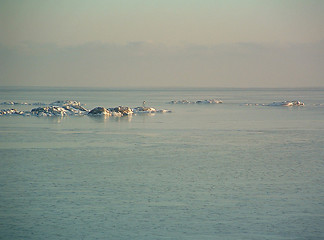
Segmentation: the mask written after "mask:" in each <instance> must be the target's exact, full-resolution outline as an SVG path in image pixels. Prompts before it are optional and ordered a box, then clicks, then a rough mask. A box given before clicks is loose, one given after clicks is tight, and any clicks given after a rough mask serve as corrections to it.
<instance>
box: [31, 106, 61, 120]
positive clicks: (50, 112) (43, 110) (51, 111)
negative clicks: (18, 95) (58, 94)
mask: <svg viewBox="0 0 324 240" xmlns="http://www.w3.org/2000/svg"><path fill="white" fill-rule="evenodd" d="M30 113H31V115H34V116H48V117H52V116H66V115H67V111H66V110H65V109H64V108H61V107H57V106H50V107H38V108H34V109H32V110H31V112H30Z"/></svg>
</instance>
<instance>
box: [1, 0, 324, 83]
mask: <svg viewBox="0 0 324 240" xmlns="http://www.w3.org/2000/svg"><path fill="white" fill-rule="evenodd" d="M323 12H324V1H322V0H307V1H306V0H302V1H301V0H284V1H282V0H199V1H198V0H196V1H195V0H159V1H158V0H91V1H89V0H88V1H85V0H69V1H66V0H0V86H63V87H65V86H79V87H107V88H109V87H113V88H116V87H324V31H323V29H324V14H323Z"/></svg>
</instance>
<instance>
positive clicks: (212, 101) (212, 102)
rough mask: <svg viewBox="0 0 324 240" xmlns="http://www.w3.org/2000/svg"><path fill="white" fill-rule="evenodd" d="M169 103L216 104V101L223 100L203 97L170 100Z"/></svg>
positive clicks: (220, 101)
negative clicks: (203, 98) (195, 99)
mask: <svg viewBox="0 0 324 240" xmlns="http://www.w3.org/2000/svg"><path fill="white" fill-rule="evenodd" d="M169 103H170V104H218V103H223V101H222V100H217V99H205V100H198V101H189V100H172V101H171V102H169Z"/></svg>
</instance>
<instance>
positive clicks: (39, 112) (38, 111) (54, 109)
mask: <svg viewBox="0 0 324 240" xmlns="http://www.w3.org/2000/svg"><path fill="white" fill-rule="evenodd" d="M5 103H6V104H11V105H15V104H16V103H15V102H5ZM24 105H31V104H28V103H26V104H24ZM37 105H43V104H42V103H37ZM156 112H159V113H166V112H171V111H169V110H156V109H155V108H151V107H145V106H143V107H136V108H130V107H124V106H118V107H114V108H104V107H96V108H94V109H92V110H91V111H89V110H88V109H86V108H84V107H83V106H82V104H81V103H80V102H78V101H70V100H66V101H55V102H52V103H50V104H48V105H47V106H44V107H37V108H34V109H32V110H31V111H18V110H16V109H4V110H0V116H1V115H14V114H16V115H24V116H30V115H33V116H49V117H51V116H61V117H62V116H66V115H89V116H114V117H123V116H128V115H132V114H133V113H135V114H136V113H156Z"/></svg>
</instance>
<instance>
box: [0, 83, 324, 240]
mask: <svg viewBox="0 0 324 240" xmlns="http://www.w3.org/2000/svg"><path fill="white" fill-rule="evenodd" d="M210 98H216V99H221V100H223V102H224V103H223V104H215V105H197V104H194V105H171V104H167V102H169V101H171V100H182V99H187V100H192V101H196V100H203V99H210ZM67 99H68V100H77V101H80V102H81V103H84V104H86V107H87V108H89V109H91V108H93V107H96V106H103V107H115V106H119V105H123V106H130V107H136V106H140V105H141V104H142V102H143V100H145V101H146V102H147V105H148V106H152V107H156V108H159V109H161V108H163V109H170V110H172V113H166V114H155V115H137V116H132V117H123V118H114V117H110V118H106V119H105V118H100V117H99V118H98V117H95V118H93V117H92V118H91V117H88V116H69V117H63V118H54V117H23V116H2V117H0V155H1V157H0V239H112V240H115V239H116V240H117V239H118V240H119V239H121V240H124V239H125V240H126V239H127V240H129V239H136V240H137V239H138V240H151V239H192V240H193V239H202V240H205V239H208V240H209V239H222V240H223V239H225V240H226V239H231V240H232V239H233V240H234V239H235V240H236V239H246V240H251V239H258V240H259V239H278V240H279V239H280V240H281V239H287V240H288V239H296V240H297V239H298V240H302V239H305V240H306V239H307V240H315V239H318V240H319V239H324V230H323V229H324V228H323V226H324V89H313V90H309V89H308V90H307V89H304V90H303V89H297V90H296V89H209V90H204V89H200V90H190V89H182V90H181V89H179V90H162V89H161V90H157V89H154V90H105V89H77V90H73V89H63V88H62V89H59V88H56V89H53V88H52V89H46V88H6V89H0V102H3V101H16V102H29V103H32V102H45V103H50V102H53V101H56V100H67ZM284 100H300V101H303V102H305V106H304V107H266V106H255V105H251V106H247V105H245V104H246V103H252V104H254V103H272V102H274V101H284ZM6 107H10V106H1V108H6ZM15 107H16V106H15ZM17 108H22V109H29V110H30V109H31V108H32V106H18V107H17Z"/></svg>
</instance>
